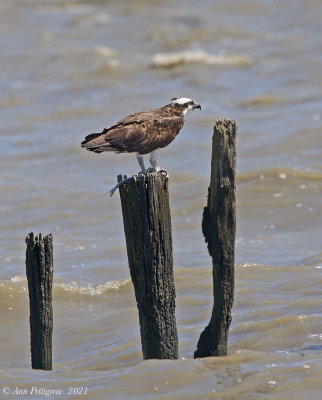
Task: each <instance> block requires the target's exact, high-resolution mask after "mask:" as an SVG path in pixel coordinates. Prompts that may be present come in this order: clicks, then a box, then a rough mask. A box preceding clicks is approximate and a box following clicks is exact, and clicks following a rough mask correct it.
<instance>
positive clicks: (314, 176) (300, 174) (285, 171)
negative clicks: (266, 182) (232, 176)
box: [237, 167, 322, 182]
mask: <svg viewBox="0 0 322 400" xmlns="http://www.w3.org/2000/svg"><path fill="white" fill-rule="evenodd" d="M265 178H276V179H282V180H285V179H288V178H305V179H308V180H321V179H322V173H320V172H315V171H305V170H301V169H297V168H283V167H281V168H272V169H263V170H257V171H247V172H243V173H241V174H238V177H237V179H238V181H239V182H247V181H250V180H253V179H262V180H263V179H265Z"/></svg>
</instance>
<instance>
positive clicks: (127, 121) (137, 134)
mask: <svg viewBox="0 0 322 400" xmlns="http://www.w3.org/2000/svg"><path fill="white" fill-rule="evenodd" d="M183 124H184V119H183V118H182V117H166V118H164V117H161V116H157V115H155V112H153V111H152V112H151V111H144V112H140V113H135V114H131V115H129V116H127V117H125V118H123V119H122V120H120V121H119V122H118V123H116V124H114V125H112V126H110V127H109V128H105V129H104V130H103V131H102V132H101V133H100V134H91V135H88V136H87V137H86V139H87V138H88V139H89V140H88V141H87V142H86V139H85V141H84V142H85V144H84V146H83V147H86V148H87V149H88V150H92V151H95V152H99V153H100V152H102V151H117V152H129V153H132V152H137V153H140V154H147V153H151V152H152V151H154V150H156V149H159V148H163V147H166V146H167V145H168V144H170V143H171V142H172V141H173V140H174V138H175V137H176V136H177V134H178V133H179V131H180V129H181V128H182V126H183Z"/></svg>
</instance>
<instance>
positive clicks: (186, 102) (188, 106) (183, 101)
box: [171, 97, 201, 117]
mask: <svg viewBox="0 0 322 400" xmlns="http://www.w3.org/2000/svg"><path fill="white" fill-rule="evenodd" d="M171 104H172V105H173V106H179V107H180V108H182V115H183V116H184V117H185V116H186V115H187V113H188V112H189V111H193V110H195V109H196V108H199V110H201V105H200V104H198V103H196V102H195V101H194V100H192V99H189V98H188V97H174V98H173V99H171Z"/></svg>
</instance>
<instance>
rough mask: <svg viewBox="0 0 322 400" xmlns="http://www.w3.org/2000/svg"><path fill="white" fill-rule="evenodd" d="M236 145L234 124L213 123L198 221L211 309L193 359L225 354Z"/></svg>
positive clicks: (226, 121) (231, 278)
mask: <svg viewBox="0 0 322 400" xmlns="http://www.w3.org/2000/svg"><path fill="white" fill-rule="evenodd" d="M236 141H237V124H236V122H235V121H233V120H229V119H219V120H217V121H216V124H215V127H214V135H213V143H212V160H211V180H210V186H209V190H208V203H207V206H206V207H205V208H204V212H203V219H202V231H203V234H204V237H205V240H206V243H207V244H208V251H209V254H210V256H211V257H212V265H213V295H214V305H213V310H212V316H211V319H210V322H209V324H208V326H207V327H206V328H205V330H204V331H203V332H202V333H201V335H200V338H199V341H198V345H197V350H196V351H195V353H194V357H195V358H198V357H209V356H222V355H226V354H227V341H228V330H229V326H230V323H231V308H232V305H233V301H234V259H235V232H236V211H235V190H236V185H235V172H236Z"/></svg>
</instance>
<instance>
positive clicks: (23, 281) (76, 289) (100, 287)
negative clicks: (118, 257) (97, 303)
mask: <svg viewBox="0 0 322 400" xmlns="http://www.w3.org/2000/svg"><path fill="white" fill-rule="evenodd" d="M55 281H56V282H54V286H53V290H54V291H56V290H57V291H58V292H60V294H64V293H65V294H68V293H71V294H79V295H87V296H101V295H104V294H106V293H109V292H113V291H117V290H120V289H122V288H125V287H127V286H128V284H129V283H130V282H131V279H130V278H125V279H119V280H111V281H107V282H104V283H98V284H84V283H80V282H70V283H63V282H57V279H55ZM27 285H28V284H27V278H26V277H25V276H21V275H17V276H14V277H13V278H11V279H10V280H4V281H0V286H1V287H2V289H3V290H9V291H10V293H14V292H15V291H16V292H22V291H26V290H27Z"/></svg>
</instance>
